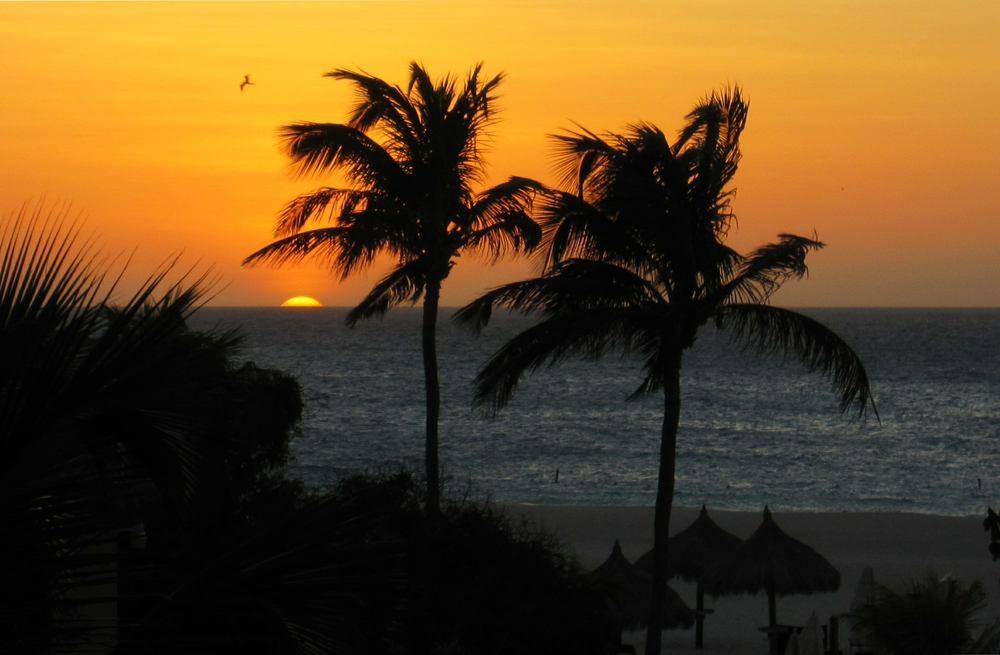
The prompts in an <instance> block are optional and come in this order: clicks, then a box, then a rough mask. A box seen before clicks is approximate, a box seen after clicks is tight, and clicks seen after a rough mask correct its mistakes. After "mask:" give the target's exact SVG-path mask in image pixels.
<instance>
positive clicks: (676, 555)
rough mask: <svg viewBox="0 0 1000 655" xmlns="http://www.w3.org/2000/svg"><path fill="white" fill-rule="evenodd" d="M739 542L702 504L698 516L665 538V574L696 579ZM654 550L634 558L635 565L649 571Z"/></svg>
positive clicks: (694, 580)
mask: <svg viewBox="0 0 1000 655" xmlns="http://www.w3.org/2000/svg"><path fill="white" fill-rule="evenodd" d="M741 543H742V540H741V539H740V538H739V537H737V536H736V535H734V534H732V533H730V532H726V531H725V530H723V529H722V528H720V527H719V526H718V524H717V523H716V522H715V521H713V520H712V519H711V518H709V516H708V508H707V507H705V506H704V505H702V506H701V512H700V513H699V514H698V518H696V519H695V520H694V522H693V523H692V524H691V525H689V526H688V527H686V528H684V529H683V530H681V531H680V532H678V533H677V534H675V535H674V536H672V537H670V539H668V540H667V577H668V578H675V577H676V578H680V579H681V580H685V581H687V582H697V581H698V579H699V578H700V577H701V574H702V573H704V572H705V570H706V569H707V568H708V567H709V566H711V565H712V564H714V563H715V562H717V561H718V560H719V559H720V558H721V557H722V556H723V555H727V554H729V553H730V552H731V551H732V550H733V549H734V548H736V547H737V546H739V545H740V544H741ZM655 552H656V551H655V549H651V550H650V551H649V552H647V553H646V554H645V555H643V556H642V557H640V558H639V559H637V560H636V561H635V566H636V567H637V568H639V569H641V570H643V571H646V572H647V573H650V574H651V573H652V572H653V555H654V553H655Z"/></svg>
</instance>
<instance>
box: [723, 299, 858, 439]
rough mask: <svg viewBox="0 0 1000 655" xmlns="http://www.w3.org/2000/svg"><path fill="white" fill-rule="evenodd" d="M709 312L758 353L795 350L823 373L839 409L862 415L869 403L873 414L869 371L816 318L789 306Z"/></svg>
mask: <svg viewBox="0 0 1000 655" xmlns="http://www.w3.org/2000/svg"><path fill="white" fill-rule="evenodd" d="M713 317H714V318H715V321H716V324H717V325H718V327H719V328H720V329H722V330H725V331H727V332H729V333H730V334H731V335H732V338H733V341H734V342H736V343H739V344H742V345H743V346H744V347H747V348H754V349H756V350H757V351H759V352H762V353H774V354H781V355H794V356H795V357H796V358H798V359H799V361H801V362H802V363H803V364H804V365H805V366H806V367H807V368H808V369H809V370H810V371H819V372H821V373H823V374H824V375H826V376H828V377H829V378H830V380H831V382H832V384H833V388H834V391H836V392H837V393H839V394H840V411H841V412H847V410H848V409H850V408H851V406H852V405H854V406H855V407H856V408H857V414H858V417H859V418H860V417H864V416H865V414H866V412H867V410H868V407H869V405H870V406H871V408H872V411H874V412H875V417H876V419H878V410H877V409H876V408H875V401H874V400H873V399H872V395H871V387H870V385H869V382H868V373H867V372H866V371H865V366H864V364H863V363H862V362H861V358H860V357H858V355H857V353H855V352H854V350H853V349H852V348H851V347H850V345H848V344H847V342H845V341H844V340H843V339H841V338H840V337H839V336H837V334H836V333H835V332H833V330H831V329H830V328H828V327H826V326H825V325H823V324H822V323H820V322H819V321H817V320H815V319H812V318H809V317H808V316H805V315H803V314H799V313H798V312H793V311H791V310H788V309H783V308H779V307H772V306H770V305H761V304H754V303H747V304H731V305H724V306H722V307H720V308H718V309H717V310H716V311H715V312H714V314H713Z"/></svg>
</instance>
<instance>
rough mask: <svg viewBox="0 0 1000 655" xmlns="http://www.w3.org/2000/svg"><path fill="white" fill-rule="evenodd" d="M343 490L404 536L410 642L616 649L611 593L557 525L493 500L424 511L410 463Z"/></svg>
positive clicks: (419, 646) (443, 647) (427, 647)
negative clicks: (593, 578) (534, 520)
mask: <svg viewBox="0 0 1000 655" xmlns="http://www.w3.org/2000/svg"><path fill="white" fill-rule="evenodd" d="M333 495H334V496H339V497H341V499H342V500H351V501H353V502H356V503H361V505H362V506H369V508H370V509H371V510H372V511H377V512H378V513H380V514H382V513H384V514H386V515H387V516H388V517H389V520H388V521H386V522H384V523H383V524H382V525H383V526H385V529H387V530H389V531H391V532H392V534H393V535H394V536H395V537H396V538H398V539H400V540H401V541H402V543H403V548H404V551H405V552H406V558H407V562H406V565H405V568H406V574H407V581H408V582H407V586H408V591H407V598H406V602H405V605H404V607H405V609H404V612H403V615H404V617H405V618H404V619H403V621H404V623H405V625H404V626H403V627H402V629H401V630H400V631H399V635H400V638H399V641H400V643H398V647H399V649H400V651H401V652H404V653H426V652H429V651H440V652H455V653H457V652H461V653H474V654H477V655H478V654H496V655H500V654H506V653H549V654H556V653H574V654H575V655H584V654H586V653H602V654H603V653H606V652H608V648H609V646H610V636H612V635H613V634H614V629H613V628H612V627H611V626H610V625H609V623H608V621H607V618H606V609H605V606H604V602H603V600H602V599H601V597H600V595H599V594H598V593H597V592H596V590H595V589H593V588H592V587H590V586H589V585H588V584H587V583H586V582H585V581H584V580H583V579H582V577H581V576H580V575H579V571H578V569H577V566H576V564H575V563H574V562H573V560H572V559H571V558H570V557H569V556H568V555H567V554H566V553H565V551H564V550H563V549H562V548H561V547H560V545H559V544H558V543H557V542H556V540H555V539H554V538H553V537H552V536H551V535H547V534H544V533H540V532H536V531H533V530H531V529H530V528H529V526H528V525H527V524H525V523H524V522H517V521H514V520H512V519H511V517H509V516H508V515H507V514H506V513H505V512H504V511H503V510H502V509H499V508H497V507H496V505H494V504H492V503H490V502H484V503H478V502H471V501H467V500H464V501H454V500H451V501H449V500H447V499H446V500H445V501H444V502H443V503H442V507H441V512H440V513H439V514H436V515H435V514H431V513H427V512H424V511H423V509H422V506H421V503H422V500H423V498H425V497H426V496H425V495H424V491H423V489H422V485H421V483H420V481H419V480H417V479H416V478H415V477H414V476H413V474H411V473H409V472H407V471H402V470H401V471H396V472H393V473H386V472H384V471H382V472H376V473H369V474H365V475H359V476H354V477H350V478H347V479H344V480H342V481H341V482H340V483H339V485H338V486H337V488H336V490H335V491H334V493H333Z"/></svg>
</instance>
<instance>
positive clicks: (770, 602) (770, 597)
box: [767, 585, 778, 655]
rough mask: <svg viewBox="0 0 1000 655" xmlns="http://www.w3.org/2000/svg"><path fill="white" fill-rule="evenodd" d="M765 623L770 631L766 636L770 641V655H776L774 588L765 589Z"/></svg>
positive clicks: (776, 618)
mask: <svg viewBox="0 0 1000 655" xmlns="http://www.w3.org/2000/svg"><path fill="white" fill-rule="evenodd" d="M767 622H768V626H769V627H770V630H768V633H767V636H768V638H769V639H770V641H771V655H778V633H777V632H776V631H775V627H776V626H777V625H778V608H777V604H776V602H775V599H774V588H773V587H771V586H770V585H768V587H767Z"/></svg>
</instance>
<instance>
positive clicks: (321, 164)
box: [278, 123, 405, 190]
mask: <svg viewBox="0 0 1000 655" xmlns="http://www.w3.org/2000/svg"><path fill="white" fill-rule="evenodd" d="M278 137H279V139H280V140H281V141H282V143H283V145H284V149H285V153H286V154H287V155H288V157H289V159H290V160H291V162H292V163H291V166H292V169H293V170H294V171H295V173H296V175H297V176H299V177H303V176H306V175H318V174H322V173H327V172H329V171H332V170H335V169H339V170H342V171H343V172H344V174H345V176H346V177H347V179H348V180H349V181H351V182H354V183H356V184H358V185H359V186H361V188H363V189H371V188H379V189H386V190H388V189H395V188H399V187H401V186H402V185H403V180H404V175H405V173H404V171H403V170H402V169H401V167H400V162H399V161H397V160H396V159H394V158H393V157H392V155H391V153H390V152H389V151H387V150H386V149H385V148H384V147H383V146H381V145H380V144H379V143H378V142H376V141H374V140H373V139H372V138H371V137H369V136H368V135H366V134H365V133H363V132H361V131H359V130H356V129H355V128H353V127H350V126H348V125H340V124H337V123H293V124H291V125H285V126H282V127H281V128H280V129H279V130H278Z"/></svg>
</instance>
